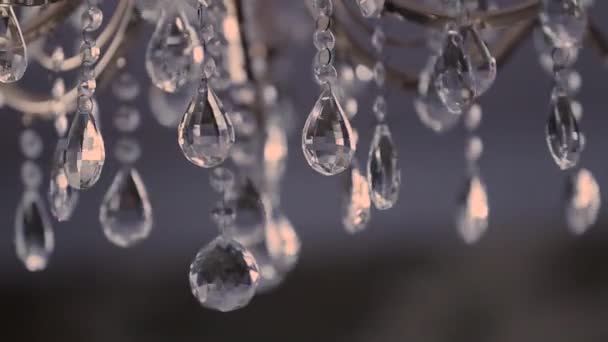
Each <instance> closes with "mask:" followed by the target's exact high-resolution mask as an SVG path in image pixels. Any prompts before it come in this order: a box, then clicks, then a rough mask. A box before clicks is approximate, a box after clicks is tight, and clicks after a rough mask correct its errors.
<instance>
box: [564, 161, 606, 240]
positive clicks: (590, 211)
mask: <svg viewBox="0 0 608 342" xmlns="http://www.w3.org/2000/svg"><path fill="white" fill-rule="evenodd" d="M601 203H602V198H601V194H600V187H599V184H598V183H597V181H596V180H595V177H593V174H592V173H591V172H590V171H589V170H587V169H580V170H578V171H577V172H576V173H575V174H574V175H573V176H572V177H570V178H569V180H568V184H567V189H566V222H567V223H568V228H569V229H570V231H571V232H572V233H573V234H576V235H580V234H583V233H585V232H586V231H587V230H588V229H589V228H591V227H592V226H593V225H594V224H595V223H596V221H597V218H598V214H599V212H600V208H601Z"/></svg>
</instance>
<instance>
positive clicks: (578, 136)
mask: <svg viewBox="0 0 608 342" xmlns="http://www.w3.org/2000/svg"><path fill="white" fill-rule="evenodd" d="M551 106H552V108H551V114H550V115H549V120H548V121H547V128H546V136H547V145H548V146H549V151H550V152H551V156H552V157H553V159H554V160H555V162H556V163H557V165H558V166H559V168H560V169H562V170H566V169H569V168H572V167H573V166H575V165H576V164H577V163H578V160H579V158H580V156H581V153H582V152H583V149H584V147H585V138H584V135H583V134H582V133H581V131H580V130H579V127H578V123H577V121H576V118H575V117H574V114H573V112H572V102H571V100H570V98H568V97H567V96H566V95H564V94H557V95H555V96H554V99H553V100H552V105H551Z"/></svg>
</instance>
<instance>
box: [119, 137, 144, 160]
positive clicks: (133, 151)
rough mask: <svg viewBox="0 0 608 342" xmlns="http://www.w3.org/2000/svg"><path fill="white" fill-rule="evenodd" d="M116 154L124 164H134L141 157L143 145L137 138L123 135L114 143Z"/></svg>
mask: <svg viewBox="0 0 608 342" xmlns="http://www.w3.org/2000/svg"><path fill="white" fill-rule="evenodd" d="M114 156H115V157H116V160H118V161H119V162H121V163H122V164H134V163H135V162H136V161H137V160H139V158H140V157H141V145H140V144H139V142H138V141H137V139H134V138H130V137H122V138H120V139H118V140H117V141H116V145H114Z"/></svg>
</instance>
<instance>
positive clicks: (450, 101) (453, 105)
mask: <svg viewBox="0 0 608 342" xmlns="http://www.w3.org/2000/svg"><path fill="white" fill-rule="evenodd" d="M444 39H445V40H444V43H443V51H442V52H441V55H439V57H438V58H437V61H436V64H435V71H434V75H433V76H432V78H433V79H434V87H435V89H436V90H437V94H438V95H439V98H440V99H441V101H442V102H443V104H444V105H445V106H446V107H447V109H448V110H449V111H450V112H452V113H455V114H458V113H462V111H464V110H465V109H466V108H467V107H469V106H470V105H471V103H472V102H473V100H474V98H475V83H474V75H473V71H472V65H471V62H470V60H469V57H468V56H467V54H466V53H465V50H464V45H463V37H462V35H461V34H460V32H459V31H458V30H455V29H452V28H448V29H447V32H446V34H445V38H444Z"/></svg>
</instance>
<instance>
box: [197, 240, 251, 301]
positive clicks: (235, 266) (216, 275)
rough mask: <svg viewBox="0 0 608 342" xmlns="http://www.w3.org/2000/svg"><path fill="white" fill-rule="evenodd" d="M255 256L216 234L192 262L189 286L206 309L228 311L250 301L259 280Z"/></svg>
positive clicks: (239, 245) (236, 243) (232, 241)
mask: <svg viewBox="0 0 608 342" xmlns="http://www.w3.org/2000/svg"><path fill="white" fill-rule="evenodd" d="M259 277H260V275H259V271H258V266H257V264H256V261H255V259H254V257H253V255H252V254H251V253H250V252H248V251H247V250H246V249H245V248H244V247H243V246H242V245H241V244H239V243H238V242H236V241H234V240H229V239H226V238H224V237H222V236H220V237H217V238H216V239H215V240H213V241H212V242H210V243H209V244H208V245H207V246H205V247H204V248H203V249H201V250H200V251H199V252H198V253H197V254H196V257H195V258H194V261H193V262H192V264H191V265H190V274H189V278H190V287H191V289H192V294H193V295H194V297H195V298H196V299H197V300H198V301H199V302H200V303H201V304H202V305H203V306H204V307H206V308H209V309H213V310H218V311H222V312H228V311H233V310H237V309H240V308H242V307H244V306H246V305H247V304H249V302H250V301H251V299H252V298H253V296H254V295H255V292H256V287H257V285H258V281H259Z"/></svg>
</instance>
